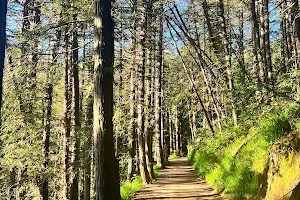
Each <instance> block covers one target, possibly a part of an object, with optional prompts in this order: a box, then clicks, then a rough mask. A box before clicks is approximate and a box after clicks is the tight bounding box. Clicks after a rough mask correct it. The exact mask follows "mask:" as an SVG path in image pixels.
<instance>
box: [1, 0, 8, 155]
mask: <svg viewBox="0 0 300 200" xmlns="http://www.w3.org/2000/svg"><path fill="white" fill-rule="evenodd" d="M6 12H7V0H2V1H1V3H0V110H1V107H2V91H3V88H2V79H3V69H4V58H5V44H6V39H5V30H6ZM0 122H1V120H0ZM0 126H1V124H0ZM0 143H1V141H0ZM0 148H1V146H0ZM0 154H1V149H0Z"/></svg>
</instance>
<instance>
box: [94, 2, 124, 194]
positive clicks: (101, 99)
mask: <svg viewBox="0 0 300 200" xmlns="http://www.w3.org/2000/svg"><path fill="white" fill-rule="evenodd" d="M113 5H114V0H106V1H105V0H96V1H95V49H96V52H95V53H96V55H95V74H94V148H95V171H96V174H95V199H96V200H104V199H115V200H118V199H121V197H120V177H119V166H118V161H117V159H116V157H115V148H114V136H113V81H114V77H113V65H114V20H113V16H112V11H113V8H112V6H113Z"/></svg>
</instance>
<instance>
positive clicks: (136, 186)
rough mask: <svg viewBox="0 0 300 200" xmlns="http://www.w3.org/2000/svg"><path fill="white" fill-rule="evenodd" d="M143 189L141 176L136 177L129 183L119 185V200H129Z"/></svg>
mask: <svg viewBox="0 0 300 200" xmlns="http://www.w3.org/2000/svg"><path fill="white" fill-rule="evenodd" d="M142 187H143V180H142V177H141V176H136V177H135V178H134V179H133V180H132V181H131V182H130V181H126V182H124V183H123V184H122V185H121V199H122V200H129V199H130V198H131V197H132V196H133V195H134V194H135V193H136V192H137V191H138V190H140V189H141V188H142Z"/></svg>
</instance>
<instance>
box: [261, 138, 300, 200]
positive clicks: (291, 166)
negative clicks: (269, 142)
mask: <svg viewBox="0 0 300 200" xmlns="http://www.w3.org/2000/svg"><path fill="white" fill-rule="evenodd" d="M298 137H299V134H297V133H292V134H289V135H287V136H286V137H284V138H282V139H281V140H280V141H279V142H278V143H276V144H274V145H273V146H272V147H271V148H270V157H271V164H270V171H269V174H268V176H269V185H268V193H267V196H266V199H270V200H271V199H272V200H273V199H285V198H289V196H290V195H291V193H292V191H293V189H294V188H295V186H296V185H297V184H298V183H299V182H300V178H299V177H300V152H299V149H298V148H299V147H298V145H297V144H298V141H299V139H298Z"/></svg>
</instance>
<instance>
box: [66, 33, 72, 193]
mask: <svg viewBox="0 0 300 200" xmlns="http://www.w3.org/2000/svg"><path fill="white" fill-rule="evenodd" d="M68 31H69V29H68V27H66V29H65V38H64V40H65V41H64V42H65V55H64V56H65V119H64V122H65V124H64V125H65V139H64V143H65V145H64V146H65V150H64V153H65V162H64V165H65V179H66V182H65V186H64V187H65V189H64V191H65V193H66V194H65V198H66V199H69V185H70V173H69V170H70V135H71V105H72V82H71V68H70V64H69V53H68V51H69V43H70V42H69V33H68Z"/></svg>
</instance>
